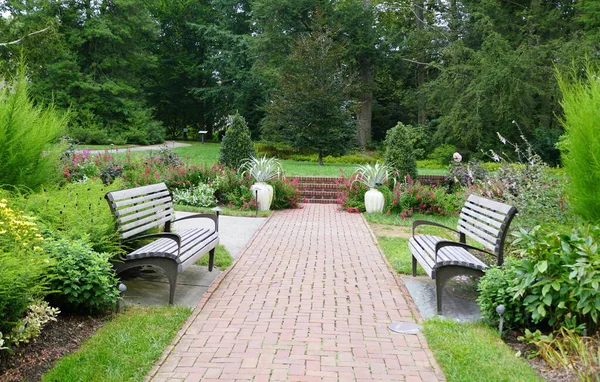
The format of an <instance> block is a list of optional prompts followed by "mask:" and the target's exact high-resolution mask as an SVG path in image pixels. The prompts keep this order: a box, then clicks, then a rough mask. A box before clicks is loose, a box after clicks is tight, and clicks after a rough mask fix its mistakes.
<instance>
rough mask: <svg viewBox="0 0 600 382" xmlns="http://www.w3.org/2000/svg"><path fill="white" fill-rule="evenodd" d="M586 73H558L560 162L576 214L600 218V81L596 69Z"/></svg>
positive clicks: (586, 218) (585, 217)
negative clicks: (562, 133) (562, 131)
mask: <svg viewBox="0 0 600 382" xmlns="http://www.w3.org/2000/svg"><path fill="white" fill-rule="evenodd" d="M586 74H587V76H586V77H585V78H584V79H581V78H580V76H579V73H578V72H575V70H574V72H573V74H572V76H566V75H561V74H558V83H559V86H560V89H561V91H562V95H563V100H562V102H561V105H562V107H563V111H564V117H563V118H562V124H563V126H564V128H565V137H564V139H562V140H561V151H562V163H563V165H564V167H565V170H566V172H567V174H568V175H569V182H568V185H567V192H568V195H569V202H570V203H571V206H572V208H573V210H574V211H575V213H576V214H577V215H579V216H581V217H582V218H583V219H585V220H587V221H590V222H594V223H597V222H599V221H600V187H598V184H600V162H599V161H598V157H599V156H600V134H598V121H599V120H600V82H598V72H597V70H594V69H592V68H591V67H587V70H586Z"/></svg>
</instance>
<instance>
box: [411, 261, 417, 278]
mask: <svg viewBox="0 0 600 382" xmlns="http://www.w3.org/2000/svg"><path fill="white" fill-rule="evenodd" d="M412 272H413V277H416V276H417V259H416V258H415V257H414V256H413V257H412Z"/></svg>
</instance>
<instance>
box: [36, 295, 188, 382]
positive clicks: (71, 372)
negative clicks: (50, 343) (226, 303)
mask: <svg viewBox="0 0 600 382" xmlns="http://www.w3.org/2000/svg"><path fill="white" fill-rule="evenodd" d="M190 314H191V310H190V309H188V308H184V307H178V306H162V307H139V306H131V307H128V308H127V309H126V310H124V311H123V312H122V313H120V314H118V315H117V316H115V318H114V319H113V320H111V321H110V322H108V323H107V324H106V325H105V326H104V327H103V328H102V329H100V330H98V332H96V334H94V335H93V336H92V337H90V338H89V339H88V340H87V341H86V342H85V343H84V344H83V345H82V346H81V348H80V349H79V350H78V351H77V352H75V353H73V354H71V355H68V356H66V357H64V358H62V359H61V360H60V361H58V362H57V363H56V365H55V366H54V368H53V369H52V370H50V371H49V372H48V373H47V374H45V375H44V376H43V377H42V381H44V382H49V381H56V382H60V381H105V382H106V381H115V382H116V381H141V380H143V379H144V377H145V376H146V374H148V372H149V371H150V368H151V367H152V365H154V363H155V362H156V361H157V360H158V359H159V357H160V356H161V354H162V352H163V351H164V349H165V347H166V346H167V345H168V344H169V343H170V342H171V341H172V339H173V337H174V336H175V334H176V333H177V331H178V330H179V329H180V328H181V326H182V325H183V322H184V321H185V320H186V319H187V318H188V317H189V315H190Z"/></svg>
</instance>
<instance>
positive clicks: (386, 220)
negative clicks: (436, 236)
mask: <svg viewBox="0 0 600 382" xmlns="http://www.w3.org/2000/svg"><path fill="white" fill-rule="evenodd" d="M363 215H364V217H365V219H367V221H368V222H369V223H375V224H387V225H397V226H403V227H411V226H412V224H413V222H414V221H415V220H429V221H431V222H435V223H439V224H443V225H445V226H448V227H450V228H453V229H456V223H457V221H458V216H436V215H423V214H414V215H413V216H411V217H409V218H406V219H402V218H401V217H400V216H398V215H389V216H387V215H386V214H383V213H370V214H368V213H365V214H363ZM421 229H422V228H421ZM420 232H421V231H419V233H420Z"/></svg>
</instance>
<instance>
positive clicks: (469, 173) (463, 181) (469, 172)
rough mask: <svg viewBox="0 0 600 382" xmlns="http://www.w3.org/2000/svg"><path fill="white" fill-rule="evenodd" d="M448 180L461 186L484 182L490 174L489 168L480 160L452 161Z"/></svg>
mask: <svg viewBox="0 0 600 382" xmlns="http://www.w3.org/2000/svg"><path fill="white" fill-rule="evenodd" d="M448 169H449V172H450V174H448V178H447V180H448V181H449V182H452V183H453V184H454V185H458V186H461V187H466V186H470V185H472V184H475V183H477V182H483V181H485V180H486V178H487V176H488V175H489V173H488V171H487V169H486V168H485V167H484V166H483V165H482V164H481V163H480V162H478V161H469V162H468V163H463V162H451V163H450V166H449V168H448Z"/></svg>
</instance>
